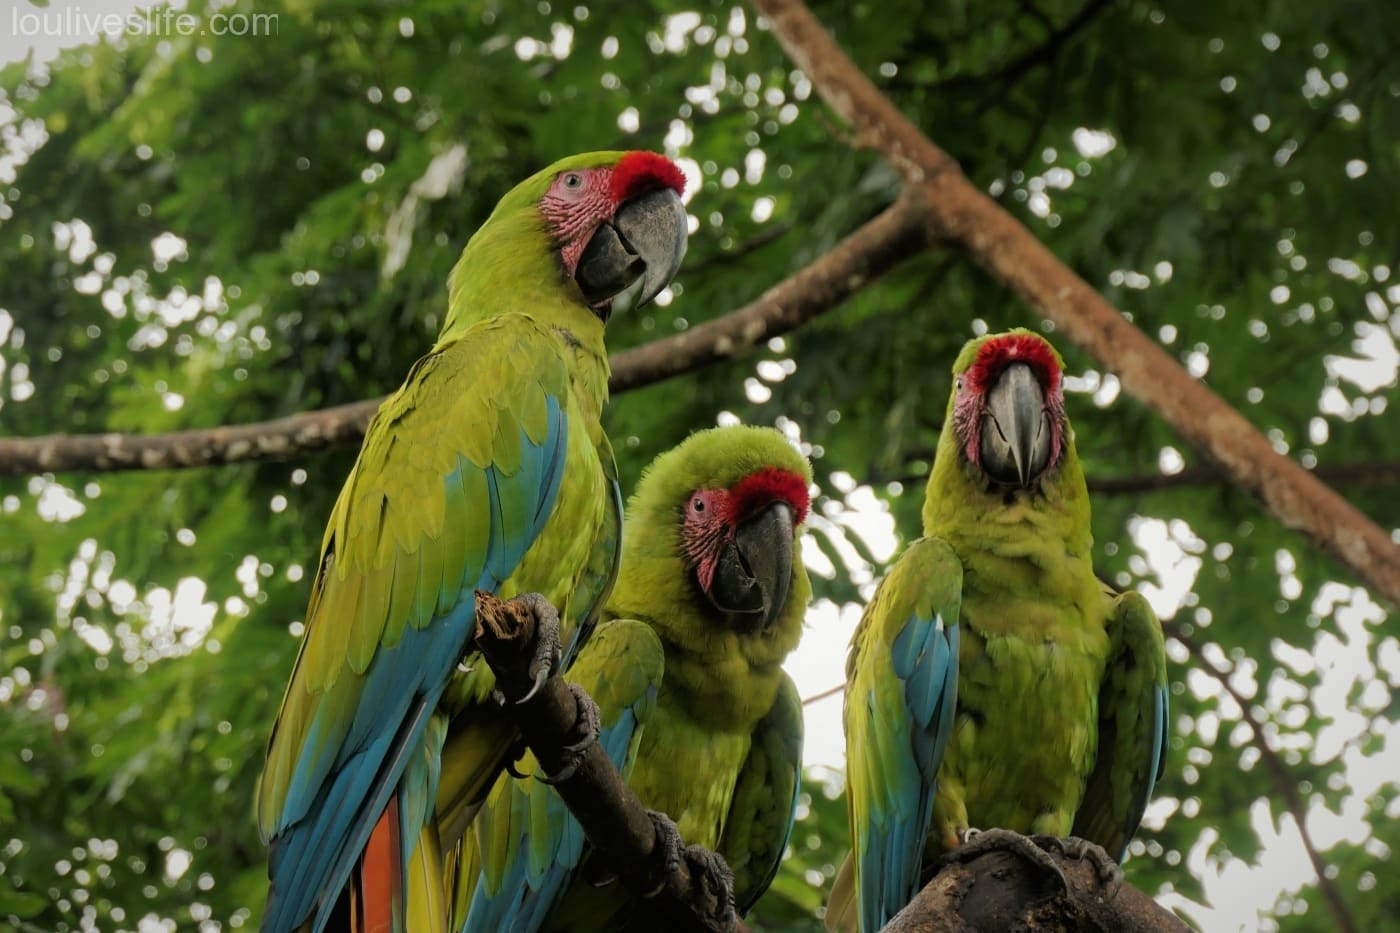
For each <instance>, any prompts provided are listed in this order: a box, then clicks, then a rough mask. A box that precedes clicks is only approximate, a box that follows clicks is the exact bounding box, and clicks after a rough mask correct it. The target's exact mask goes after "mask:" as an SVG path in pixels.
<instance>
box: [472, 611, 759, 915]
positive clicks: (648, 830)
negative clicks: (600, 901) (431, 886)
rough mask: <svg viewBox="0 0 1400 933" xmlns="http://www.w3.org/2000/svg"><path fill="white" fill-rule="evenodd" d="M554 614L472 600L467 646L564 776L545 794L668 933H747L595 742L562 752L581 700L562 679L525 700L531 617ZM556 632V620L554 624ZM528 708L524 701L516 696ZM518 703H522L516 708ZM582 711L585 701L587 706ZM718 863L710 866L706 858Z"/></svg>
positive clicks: (718, 881)
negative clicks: (671, 846) (665, 838)
mask: <svg viewBox="0 0 1400 933" xmlns="http://www.w3.org/2000/svg"><path fill="white" fill-rule="evenodd" d="M543 613H550V614H552V615H553V614H554V610H553V608H552V607H550V606H549V605H548V603H546V602H545V601H544V600H543V599H542V598H540V597H538V596H525V597H520V598H517V599H512V600H501V599H498V598H497V597H495V596H493V595H492V594H490V593H485V592H482V591H477V594H476V619H477V629H476V644H477V647H478V648H480V649H481V653H482V655H483V656H484V657H485V658H486V663H487V664H488V665H490V667H491V670H492V671H493V672H494V673H495V674H496V682H497V685H498V687H499V688H500V690H501V692H502V693H503V694H504V695H505V698H506V701H507V705H506V709H507V710H509V711H510V712H511V713H512V714H513V715H514V717H515V720H516V722H517V724H518V725H519V726H520V732H521V735H522V736H523V737H524V738H525V742H526V744H527V745H529V747H530V750H531V751H532V752H534V753H535V758H536V759H537V760H538V761H539V764H540V767H541V768H542V769H543V770H544V772H545V773H546V774H554V775H559V774H563V773H566V772H570V771H571V774H570V776H568V777H564V778H562V779H560V780H558V782H557V783H555V784H554V788H555V790H556V791H558V793H559V796H560V797H561V798H562V799H563V801H564V803H565V804H567V805H568V807H569V810H570V812H572V813H573V815H574V816H575V817H576V818H577V819H578V822H579V825H580V826H582V827H583V831H584V834H585V835H586V836H587V837H588V841H589V842H590V843H591V844H592V846H593V848H594V850H595V851H596V852H597V853H598V855H599V856H601V857H602V858H603V859H605V864H606V866H607V867H608V868H610V869H615V870H616V871H617V873H618V876H619V877H620V878H621V880H622V883H623V884H625V885H627V888H628V890H630V891H633V892H634V893H636V894H637V895H638V897H639V898H640V899H642V901H643V902H644V903H645V904H647V905H648V910H653V911H656V912H658V919H661V918H664V919H665V921H667V924H666V926H667V928H679V929H685V930H693V931H697V933H748V927H747V926H746V925H745V924H744V923H743V921H740V920H735V918H734V912H733V902H734V890H733V880H732V877H729V876H727V871H728V870H727V868H726V869H725V872H726V877H723V878H718V877H714V876H713V875H706V874H704V873H703V872H700V871H697V870H693V868H694V867H693V866H692V865H691V863H690V862H689V861H688V860H687V859H685V858H676V857H675V856H676V854H677V853H672V852H667V851H666V850H665V849H664V848H663V846H662V837H661V836H660V834H659V833H658V832H657V827H656V824H655V823H654V822H653V820H652V818H651V817H650V816H649V815H648V813H647V811H646V809H645V808H644V807H643V806H642V803H641V801H640V800H638V799H637V795H636V794H634V793H633V792H632V789H631V788H630V787H628V786H627V785H626V784H625V783H623V780H622V777H621V776H620V775H619V774H618V773H617V769H616V768H615V767H613V763H612V762H611V761H610V760H609V759H608V756H607V753H606V752H604V751H603V747H602V745H600V744H598V743H597V742H594V743H593V744H591V745H589V746H588V747H587V748H586V749H585V750H584V751H583V752H582V754H581V755H575V754H574V753H571V752H570V751H568V749H567V748H566V746H567V745H569V744H571V743H575V742H577V741H578V739H579V735H578V732H577V728H578V723H579V717H580V712H581V710H580V700H579V699H578V698H577V697H576V695H575V693H574V692H573V691H572V690H570V688H569V686H568V685H567V684H566V683H565V682H564V680H563V678H561V677H559V676H558V674H557V673H554V672H551V674H550V676H549V679H548V680H546V681H545V682H544V684H543V686H541V687H540V688H539V689H538V690H537V691H535V692H534V695H533V696H530V693H531V690H532V689H533V687H534V678H533V677H532V675H531V673H530V664H531V662H532V661H533V660H534V658H535V654H536V650H537V646H538V644H539V638H540V626H541V625H542V624H543V623H542V622H541V620H540V615H541V614H543ZM554 618H555V622H556V624H557V615H555V616H554ZM527 696H528V697H529V699H524V698H525V697H527ZM522 700H523V702H522ZM587 702H588V703H590V704H591V703H592V702H593V701H592V700H591V699H589V700H588V701H587ZM715 858H716V859H718V857H717V856H716V857H715Z"/></svg>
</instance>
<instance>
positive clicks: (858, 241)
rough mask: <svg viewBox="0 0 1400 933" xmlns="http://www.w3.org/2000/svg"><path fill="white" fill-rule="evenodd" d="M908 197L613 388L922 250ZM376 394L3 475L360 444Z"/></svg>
mask: <svg viewBox="0 0 1400 933" xmlns="http://www.w3.org/2000/svg"><path fill="white" fill-rule="evenodd" d="M913 207H914V206H913V205H912V204H911V203H909V202H907V201H899V202H896V203H895V204H894V205H893V206H891V207H889V208H888V209H887V210H885V211H884V213H882V214H880V215H878V216H877V217H875V218H874V219H872V220H871V221H869V222H868V223H866V224H865V225H864V226H862V227H860V228H859V229H857V230H856V231H855V232H854V233H852V234H851V235H850V236H848V237H846V238H845V239H844V240H842V241H841V242H840V243H837V244H836V246H835V247H834V248H833V249H832V250H831V251H830V252H828V253H827V254H825V255H824V256H822V257H821V258H820V259H817V260H816V261H815V262H813V263H811V264H810V265H808V266H807V267H806V268H804V269H802V270H800V271H798V272H797V273H796V274H794V275H792V276H790V277H788V278H787V279H784V280H783V281H782V282H779V283H778V284H777V285H775V286H773V287H772V288H770V289H769V290H768V291H766V292H764V293H763V294H762V295H761V296H760V297H759V298H758V299H757V300H755V301H753V302H750V303H749V304H747V305H745V306H744V307H742V308H738V309H736V310H734V311H731V312H730V313H728V314H726V315H724V316H723V317H719V318H716V319H714V320H712V321H706V322H705V323H703V324H699V325H697V326H695V327H692V328H691V329H690V330H688V331H685V332H684V333H680V334H675V335H672V336H670V337H665V338H663V339H660V340H656V341H653V342H651V343H648V344H645V345H643V346H640V347H634V348H632V349H630V350H624V351H622V352H621V353H615V354H613V356H612V360H611V362H612V383H611V385H612V391H613V392H616V393H621V392H627V391H629V390H631V389H638V388H641V387H642V386H646V385H650V384H652V383H653V382H660V381H662V380H664V379H669V378H671V377H673V376H677V375H680V374H682V373H686V372H690V371H692V370H695V369H699V368H701V367H702V366H707V365H709V364H711V363H715V362H717V361H719V360H722V359H728V358H732V357H738V356H742V355H744V354H746V353H749V352H750V351H752V350H753V348H754V347H756V346H758V345H760V344H762V343H764V342H765V341H767V340H769V339H770V338H772V337H776V336H778V335H780V334H785V333H788V332H789V331H791V330H793V329H794V328H797V327H799V326H801V325H802V324H804V323H806V322H807V321H810V320H812V319H813V318H815V317H817V316H818V315H821V314H824V313H826V312H827V311H830V310H831V309H832V308H834V307H836V306H837V305H839V304H840V303H841V302H842V301H844V300H845V299H846V298H848V297H849V296H850V295H852V294H853V293H855V292H856V291H858V290H860V289H861V288H863V287H864V286H865V285H867V284H869V283H870V282H871V281H872V280H874V279H876V278H878V277H879V276H881V275H883V274H884V273H885V272H888V271H889V270H890V269H892V268H893V267H894V266H895V265H897V264H898V263H899V262H900V261H901V260H903V259H904V258H906V257H908V256H910V255H912V254H914V253H916V252H918V251H919V249H920V248H922V245H923V241H922V233H921V226H920V223H919V220H918V216H917V211H915V210H914V209H913ZM382 401H383V399H382V398H376V399H369V400H366V401H363V402H354V403H351V404H348V405H340V406H337V407H335V408H325V409H321V410H320V411H311V412H304V413H302V414H297V415H291V416H290V417H287V418H279V419H277V420H276V421H263V422H257V423H253V424H240V425H229V426H224V427H218V428H208V429H197V430H190V431H175V432H172V433H169V434H86V435H74V434H50V435H47V436H45V437H24V438H8V439H0V475H6V474H8V475H22V474H26V473H61V472H66V471H72V470H101V471H118V470H171V469H180V468H184V467H202V466H218V465H221V464H226V463H239V462H248V461H255V460H280V459H286V458H289V457H294V456H299V455H303V454H306V453H311V452H313V451H318V450H324V449H327V448H330V447H347V446H350V445H352V444H356V443H359V441H360V439H361V438H362V437H363V436H364V432H365V426H366V425H368V424H369V420H370V418H371V417H373V415H374V411H375V409H376V408H378V406H379V403H380V402H382Z"/></svg>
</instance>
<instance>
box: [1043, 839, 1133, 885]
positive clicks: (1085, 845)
mask: <svg viewBox="0 0 1400 933" xmlns="http://www.w3.org/2000/svg"><path fill="white" fill-rule="evenodd" d="M1030 838H1031V842H1034V843H1035V844H1036V845H1038V846H1040V847H1041V848H1042V849H1044V850H1045V851H1046V852H1059V853H1060V854H1061V855H1063V856H1064V857H1065V858H1072V859H1077V860H1079V861H1088V862H1089V863H1090V864H1091V865H1093V866H1094V872H1095V874H1097V875H1098V876H1099V882H1100V883H1101V884H1104V885H1108V886H1111V887H1117V886H1118V885H1119V884H1122V882H1123V869H1122V868H1121V867H1119V865H1118V863H1117V862H1115V861H1114V860H1113V856H1111V855H1109V854H1108V852H1107V850H1105V849H1104V847H1103V846H1101V845H1099V844H1097V843H1094V842H1090V841H1089V840H1088V839H1081V838H1080V837H1078V836H1065V837H1064V838H1063V839H1062V838H1060V837H1059V836H1044V835H1036V836H1031V837H1030Z"/></svg>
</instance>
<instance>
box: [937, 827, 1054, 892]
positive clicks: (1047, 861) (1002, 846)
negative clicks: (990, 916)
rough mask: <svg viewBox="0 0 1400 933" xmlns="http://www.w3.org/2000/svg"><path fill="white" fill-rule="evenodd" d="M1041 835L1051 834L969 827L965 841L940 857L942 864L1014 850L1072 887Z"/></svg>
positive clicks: (971, 859) (939, 865)
mask: <svg viewBox="0 0 1400 933" xmlns="http://www.w3.org/2000/svg"><path fill="white" fill-rule="evenodd" d="M1040 838H1049V837H1031V836H1023V835H1021V834H1020V833H1014V832H1012V831H1011V830H1009V829H984V830H978V829H969V830H968V831H967V833H966V834H965V835H964V836H963V844H962V845H960V846H958V847H957V848H956V849H954V850H953V851H951V852H949V853H947V854H945V855H944V856H943V857H942V858H940V859H939V860H938V867H939V868H942V867H943V866H944V865H948V864H951V863H955V862H971V861H973V860H974V859H976V858H978V857H980V856H983V855H986V854H987V853H988V852H1014V853H1016V854H1017V855H1019V856H1021V857H1022V858H1023V859H1025V860H1026V861H1028V862H1030V863H1031V864H1032V865H1035V866H1036V867H1038V868H1040V869H1042V870H1043V871H1044V872H1045V873H1046V874H1047V875H1050V876H1052V877H1053V878H1055V879H1056V880H1057V881H1058V882H1059V884H1060V887H1061V889H1062V890H1064V891H1068V890H1069V882H1067V881H1065V873H1064V872H1063V871H1061V870H1060V866H1059V865H1057V864H1055V860H1054V859H1053V858H1051V857H1050V855H1049V853H1048V852H1046V850H1045V848H1044V847H1043V846H1041V845H1040V844H1039V843H1038V841H1037V840H1038V839H1040Z"/></svg>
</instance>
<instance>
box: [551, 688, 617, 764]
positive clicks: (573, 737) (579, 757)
mask: <svg viewBox="0 0 1400 933" xmlns="http://www.w3.org/2000/svg"><path fill="white" fill-rule="evenodd" d="M569 692H570V693H572V694H573V695H574V702H575V703H577V704H578V715H577V716H576V717H575V718H574V724H573V726H572V727H570V729H569V736H568V738H569V741H567V742H565V743H564V744H563V745H561V746H560V749H562V750H563V751H564V752H566V753H567V754H568V759H569V761H568V763H567V764H566V765H564V766H563V767H562V768H560V769H559V770H558V771H556V772H554V773H553V774H541V775H539V780H540V781H541V782H542V783H545V784H558V783H559V782H560V781H567V780H568V779H569V778H571V777H573V776H574V773H575V772H576V771H578V769H579V765H581V764H583V755H584V752H586V751H588V748H589V746H590V745H592V744H593V743H595V742H597V741H598V735H599V733H601V732H602V731H603V716H602V714H601V713H600V712H599V711H598V704H597V703H595V702H594V701H593V698H592V697H591V696H589V695H588V691H587V690H584V689H583V688H582V687H580V686H579V685H578V684H569Z"/></svg>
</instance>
